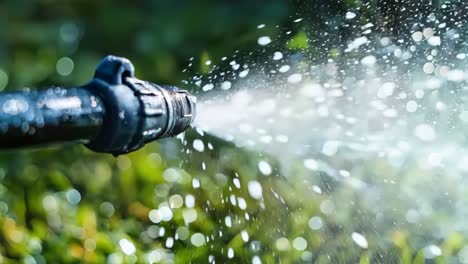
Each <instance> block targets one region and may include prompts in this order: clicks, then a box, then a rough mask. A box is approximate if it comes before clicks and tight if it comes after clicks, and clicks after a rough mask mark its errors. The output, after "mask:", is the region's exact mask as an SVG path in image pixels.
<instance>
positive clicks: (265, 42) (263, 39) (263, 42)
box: [257, 36, 271, 46]
mask: <svg viewBox="0 0 468 264" xmlns="http://www.w3.org/2000/svg"><path fill="white" fill-rule="evenodd" d="M257 43H258V44H259V45H261V46H265V45H268V44H270V43H271V38H270V37H268V36H264V37H260V38H258V40H257Z"/></svg>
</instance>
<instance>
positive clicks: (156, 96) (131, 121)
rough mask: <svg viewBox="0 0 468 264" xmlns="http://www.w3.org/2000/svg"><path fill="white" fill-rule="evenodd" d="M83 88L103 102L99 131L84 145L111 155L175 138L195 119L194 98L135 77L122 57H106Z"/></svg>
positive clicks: (129, 64)
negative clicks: (103, 116)
mask: <svg viewBox="0 0 468 264" xmlns="http://www.w3.org/2000/svg"><path fill="white" fill-rule="evenodd" d="M84 88H86V89H88V90H89V91H90V92H92V93H95V94H97V95H98V96H99V97H100V98H101V99H102V100H103V102H104V105H105V108H106V116H105V118H104V123H103V125H102V129H101V131H100V132H99V133H98V135H97V136H96V137H95V138H94V139H92V140H91V142H89V143H88V144H87V145H86V146H87V147H88V148H90V149H91V150H94V151H97V152H108V153H112V154H114V155H118V154H123V153H128V152H131V151H134V150H137V149H139V148H141V147H143V146H144V145H145V144H146V143H148V142H151V141H154V140H157V139H160V138H164V137H171V136H176V135H178V134H180V133H182V132H184V131H185V130H186V129H187V128H188V127H189V126H190V125H191V124H192V122H193V120H194V119H195V105H196V98H195V97H194V96H193V95H191V94H190V93H189V92H187V91H185V90H180V89H179V88H177V87H175V86H160V85H156V84H153V83H150V82H146V81H142V80H139V79H137V78H135V76H134V67H133V65H132V64H131V62H130V61H129V60H127V59H125V58H120V57H115V56H108V57H106V58H105V59H104V60H103V61H102V62H101V63H100V64H99V66H98V67H97V70H96V74H95V76H94V79H93V80H92V81H91V82H90V83H89V84H87V85H85V86H84Z"/></svg>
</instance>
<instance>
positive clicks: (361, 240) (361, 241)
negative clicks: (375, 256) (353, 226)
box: [351, 232, 369, 248]
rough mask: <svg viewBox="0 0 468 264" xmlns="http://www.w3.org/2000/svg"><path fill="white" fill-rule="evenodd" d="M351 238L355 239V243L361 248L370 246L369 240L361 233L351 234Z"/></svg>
mask: <svg viewBox="0 0 468 264" xmlns="http://www.w3.org/2000/svg"><path fill="white" fill-rule="evenodd" d="M351 238H352V239H353V241H354V243H356V244H357V245H358V246H359V247H361V248H367V247H368V246H369V244H368V243H367V239H366V238H365V237H364V236H363V235H361V234H359V233H356V232H353V233H352V234H351Z"/></svg>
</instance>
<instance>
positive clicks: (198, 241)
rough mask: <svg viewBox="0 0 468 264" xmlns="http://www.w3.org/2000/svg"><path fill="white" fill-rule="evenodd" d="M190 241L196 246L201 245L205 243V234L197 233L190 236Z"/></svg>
mask: <svg viewBox="0 0 468 264" xmlns="http://www.w3.org/2000/svg"><path fill="white" fill-rule="evenodd" d="M190 242H192V245H194V246H196V247H201V246H203V245H204V244H205V236H204V235H203V234H202V233H195V234H193V235H192V237H191V238H190Z"/></svg>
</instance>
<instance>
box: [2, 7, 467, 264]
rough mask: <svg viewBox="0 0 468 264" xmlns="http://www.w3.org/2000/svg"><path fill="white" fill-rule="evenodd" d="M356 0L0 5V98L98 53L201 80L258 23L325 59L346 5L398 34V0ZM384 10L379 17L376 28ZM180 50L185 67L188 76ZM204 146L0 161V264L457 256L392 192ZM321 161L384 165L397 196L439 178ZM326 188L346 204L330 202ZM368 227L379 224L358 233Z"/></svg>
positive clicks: (174, 78)
mask: <svg viewBox="0 0 468 264" xmlns="http://www.w3.org/2000/svg"><path fill="white" fill-rule="evenodd" d="M363 2H366V1H354V0H349V1H306V2H305V3H301V2H300V1H291V2H287V1H280V0H261V1H255V2H252V1H247V0H238V1H229V0H223V1H214V0H202V1H189V0H183V1H177V2H176V1H169V0H168V1H149V0H137V1H123V0H119V1H110V0H102V1H91V0H89V1H88V0H76V1H58V0H38V1H35V0H15V1H13V0H11V1H2V2H0V90H1V89H7V90H8V89H16V88H20V87H32V86H34V87H40V86H47V85H50V84H56V85H79V84H83V83H85V82H87V81H88V80H90V79H91V77H92V75H93V71H94V68H95V65H96V64H97V63H98V61H99V60H100V59H101V58H103V57H104V56H105V55H107V54H116V55H119V56H126V57H128V58H129V59H131V60H132V62H133V63H134V64H135V66H136V70H137V76H138V77H140V78H141V79H147V80H152V81H154V82H156V83H173V84H180V81H181V80H184V79H187V78H189V77H191V75H192V74H195V73H209V71H210V68H209V67H208V66H207V65H206V62H207V61H208V60H214V61H220V58H221V57H223V56H229V55H231V54H234V53H235V51H236V50H238V49H242V51H243V52H247V53H248V52H250V51H252V50H255V49H256V48H257V38H258V37H259V34H260V33H259V32H258V30H257V28H256V27H257V25H259V24H267V25H278V27H267V28H266V29H265V30H264V31H263V32H262V34H266V33H268V34H271V35H273V34H276V33H278V32H281V31H284V30H292V31H293V34H292V36H293V38H292V40H290V41H288V39H286V38H285V39H281V38H282V36H280V37H278V38H280V40H278V41H283V42H284V45H285V47H287V48H290V49H292V50H301V49H305V48H309V47H311V46H312V47H318V46H322V47H323V46H325V47H330V49H329V50H328V54H327V52H325V53H317V54H315V57H316V58H318V59H320V58H322V59H323V58H324V57H326V56H328V55H330V54H331V56H334V57H336V56H338V55H339V53H338V52H337V50H340V48H341V47H342V45H345V44H346V41H345V39H346V38H347V36H349V34H351V33H352V30H353V29H343V28H342V27H337V26H336V25H339V24H340V23H342V21H343V16H344V14H345V13H346V10H348V9H353V10H360V12H361V14H362V15H363V16H362V17H363V19H364V18H366V17H367V19H368V21H373V22H374V23H375V24H376V25H377V28H379V29H380V30H381V31H386V30H387V31H391V28H392V27H394V26H399V27H402V25H406V24H405V23H404V18H405V16H404V14H403V15H401V16H397V15H396V14H399V13H398V12H399V11H395V10H397V9H395V8H397V7H398V5H400V3H398V1H395V3H391V2H393V1H368V2H367V3H363ZM383 2H385V3H387V4H388V6H384V4H383ZM400 2H401V1H400ZM421 2H424V1H408V5H409V6H408V9H413V10H414V9H415V8H416V9H417V8H420V7H421V6H420V3H421ZM410 4H411V5H410ZM437 4H439V3H438V2H437V1H434V5H437ZM392 8H393V9H392ZM392 10H393V11H392ZM386 12H390V15H389V14H388V13H386ZM392 12H393V13H392ZM401 12H402V13H405V12H406V11H405V12H403V11H401ZM421 12H430V10H429V9H421ZM391 15H393V16H391ZM296 17H305V20H306V21H307V23H305V24H307V25H308V28H307V30H306V29H303V28H295V25H294V24H293V22H292V20H293V19H294V18H296ZM382 17H389V20H388V19H387V20H385V19H384V20H385V21H380V22H379V20H380V19H381V18H382ZM363 22H367V21H363ZM386 22H388V23H386ZM379 26H380V27H379ZM306 32H307V33H306ZM325 33H327V34H325ZM333 48H334V49H333ZM310 50H311V51H312V52H313V51H314V49H313V48H311V49H310ZM258 56H261V55H260V54H259V55H258ZM63 57H68V58H70V59H71V60H72V62H73V67H72V71H71V73H70V74H64V75H65V76H63V75H60V74H59V72H62V73H63V71H58V70H59V69H57V67H59V64H57V62H58V61H59V60H60V59H61V58H63ZM191 57H194V59H193V60H192V61H193V63H194V66H193V67H192V68H190V67H188V65H189V64H190V63H191V60H190V58H191ZM251 59H254V58H251ZM184 69H185V70H184ZM187 69H188V70H187ZM65 72H66V71H65ZM5 87H6V88H5ZM186 136H187V141H188V142H189V144H191V142H192V140H193V139H195V138H197V137H199V135H197V134H196V133H195V132H194V131H189V132H188V133H187V135H186ZM204 140H205V141H206V140H208V141H210V142H211V143H212V144H213V151H205V152H203V153H196V154H193V155H190V154H186V153H182V152H181V150H183V149H185V148H184V146H183V145H182V144H181V143H180V142H179V141H178V140H177V139H167V140H163V141H161V142H160V143H152V144H149V145H148V146H146V147H145V148H144V149H142V150H140V151H138V152H135V153H132V154H130V155H126V156H120V157H118V158H114V157H112V156H109V155H102V154H96V153H92V152H90V151H88V150H86V149H85V148H84V147H82V146H78V145H65V146H55V147H50V148H48V149H42V150H17V151H10V152H2V153H0V263H18V262H24V263H46V262H49V263H79V262H84V263H105V262H107V263H122V262H125V263H148V262H149V263H151V262H154V263H156V262H162V263H173V262H175V263H190V262H191V263H207V262H213V261H216V263H251V262H252V261H253V260H256V259H257V258H258V259H261V260H262V262H263V263H298V262H305V263H310V262H314V263H376V262H380V263H425V262H429V263H457V262H460V261H461V260H465V261H466V260H467V259H468V247H467V246H466V244H467V241H466V239H465V238H466V234H462V233H452V234H450V235H448V236H440V235H439V232H438V231H439V230H438V228H439V227H440V224H438V223H441V222H443V220H444V219H440V218H443V217H444V214H443V213H441V214H434V215H433V216H432V217H429V218H426V219H427V222H422V221H421V222H418V223H408V222H407V221H405V220H404V219H405V217H406V215H405V214H406V212H407V210H394V209H395V208H396V205H397V204H398V201H399V200H398V199H400V198H399V197H398V195H397V194H395V193H393V192H387V193H385V192H384V193H381V194H379V197H380V199H378V200H373V198H372V197H367V196H366V195H362V194H361V193H359V192H357V191H356V189H355V188H347V185H346V183H342V182H337V181H335V180H333V177H329V176H327V175H326V173H325V172H317V173H311V172H310V171H306V170H305V169H304V168H303V166H302V164H298V165H297V166H292V167H291V168H289V169H288V170H284V171H283V170H282V171H279V170H276V171H274V173H273V174H274V175H273V176H271V177H265V176H263V175H261V173H260V172H259V171H258V168H257V162H258V159H259V155H260V157H261V158H262V159H268V160H269V161H270V162H271V164H275V159H274V157H268V156H266V155H265V154H261V153H260V154H259V153H251V152H248V151H245V150H240V149H237V148H235V147H233V146H232V145H230V144H228V143H226V142H223V141H220V140H218V139H216V138H214V137H210V136H205V137H204ZM332 162H333V164H332V165H336V166H337V167H349V168H350V170H351V173H352V175H354V176H355V177H356V178H357V179H359V180H362V181H372V179H373V178H372V177H373V175H376V174H379V173H382V172H384V173H385V175H386V177H387V178H389V179H391V178H392V177H394V175H398V177H400V179H402V180H400V181H399V182H404V183H405V184H407V185H405V186H401V189H402V190H404V189H405V188H410V187H409V186H412V185H424V184H428V183H427V182H424V181H421V180H420V179H421V177H419V176H420V175H423V174H424V175H425V176H426V178H436V177H437V172H435V171H421V170H419V169H417V168H409V169H408V168H407V169H405V171H404V173H402V172H401V171H398V170H397V169H395V168H393V167H391V166H389V164H388V163H387V162H386V161H384V160H381V159H379V158H375V160H373V161H370V162H367V163H366V164H365V165H362V164H361V165H362V166H360V164H353V165H351V164H349V163H348V164H347V163H346V161H339V160H334V161H332ZM202 164H205V166H206V167H207V168H206V169H203V168H202V167H203V166H202ZM273 167H274V168H278V167H279V166H273ZM402 174H404V175H402ZM235 179H238V180H239V183H234V182H235V181H236V180H235ZM412 179H413V180H412ZM414 179H418V180H414ZM252 180H257V181H259V182H261V184H262V187H263V192H264V195H263V199H261V200H255V199H252V198H251V197H250V195H249V194H248V190H247V186H248V184H249V181H252ZM197 182H200V184H199V185H200V187H198V185H197ZM438 183H440V184H436V185H437V186H435V187H428V188H434V192H438V193H444V192H443V191H442V190H443V189H444V188H445V189H446V188H449V187H447V186H450V185H449V184H448V183H446V184H444V183H443V182H438ZM351 184H353V183H351ZM354 184H357V183H354ZM455 184H456V183H455ZM317 190H320V192H318V191H317ZM392 190H394V189H392ZM338 191H339V192H342V193H345V194H346V195H347V196H346V197H348V199H346V200H334V195H333V194H334V193H335V192H338ZM402 193H404V192H402ZM340 197H343V195H341V196H340ZM181 200H182V201H183V202H182V203H183V204H184V205H183V206H181V205H180V203H181V202H180V201H181ZM192 200H194V202H193V204H194V206H193V208H192V206H191V204H192ZM414 201H415V203H417V202H418V201H417V199H415V200H414ZM425 202H426V203H428V204H433V203H436V202H437V200H436V198H434V201H425ZM243 203H245V205H241V204H243ZM167 206H169V207H171V208H172V211H171V212H172V214H173V215H172V219H171V220H170V221H161V220H158V219H157V217H160V216H156V215H154V214H155V213H154V212H155V211H154V209H157V208H162V207H167ZM324 206H325V207H328V208H330V207H331V208H333V210H332V211H333V214H326V213H324V211H325V212H326V211H327V210H323V208H322V209H321V207H324ZM406 209H410V208H406ZM445 209H446V210H450V208H445ZM312 217H316V218H314V219H315V220H316V222H315V223H313V224H312V226H315V227H317V225H318V224H320V227H317V228H314V229H312V228H311V223H310V221H311V218H312ZM155 218H156V219H155ZM368 219H372V221H369V220H368ZM317 221H318V223H317ZM371 222H372V223H375V225H372V226H370V225H367V224H369V223H371ZM444 223H445V222H444ZM353 232H359V233H360V234H364V235H365V237H366V238H367V240H368V242H369V247H368V248H367V249H363V248H361V247H358V246H357V245H356V244H355V243H353V241H352V236H351V234H352V233H353ZM196 233H201V234H204V236H205V237H206V238H207V239H208V240H207V241H205V242H204V243H203V244H204V245H202V246H200V247H197V246H195V245H193V244H194V243H192V242H191V239H193V237H194V236H193V235H194V234H196ZM247 237H248V238H247ZM301 239H303V240H305V241H306V245H305V247H304V248H303V249H297V248H298V247H297V246H293V244H294V242H293V241H301ZM428 244H434V245H437V246H438V247H440V249H442V252H441V254H440V256H438V257H436V258H433V259H430V260H428V259H427V258H425V255H427V252H426V253H425V250H426V251H427V250H428V248H427V247H426V246H427V245H428ZM299 248H300V247H299ZM230 249H231V250H232V251H233V252H234V254H233V255H232V256H231V255H229V254H230V253H229V251H230ZM430 249H431V248H429V250H430ZM436 255H438V254H436ZM253 262H254V263H256V262H255V261H253Z"/></svg>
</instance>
